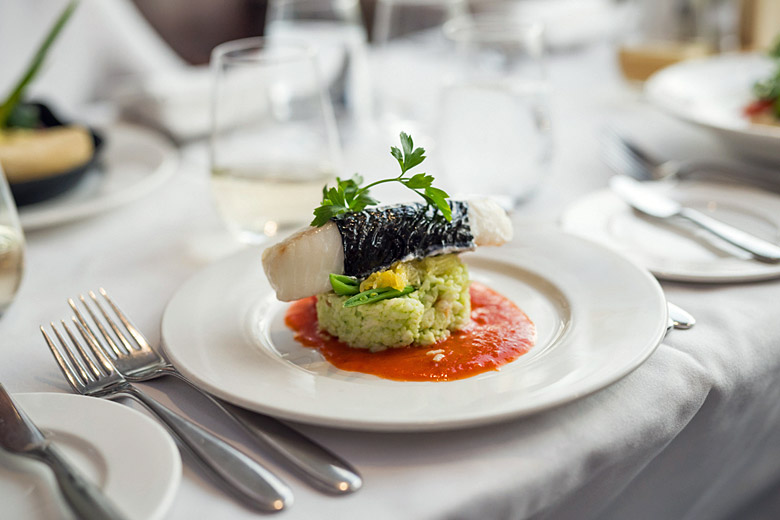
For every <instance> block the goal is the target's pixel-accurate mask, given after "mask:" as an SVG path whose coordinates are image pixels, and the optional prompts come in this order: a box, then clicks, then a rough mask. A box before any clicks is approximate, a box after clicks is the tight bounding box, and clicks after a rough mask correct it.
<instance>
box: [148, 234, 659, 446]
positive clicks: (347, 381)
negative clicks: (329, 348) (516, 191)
mask: <svg viewBox="0 0 780 520" xmlns="http://www.w3.org/2000/svg"><path fill="white" fill-rule="evenodd" d="M523 243H524V245H523V246H522V247H517V248H509V247H502V248H484V252H483V253H479V254H466V255H464V257H465V258H466V260H467V262H468V263H469V266H470V270H471V274H472V278H473V279H475V280H479V281H481V282H483V283H485V284H487V285H488V286H490V287H493V288H495V289H497V290H499V291H501V292H502V293H503V294H504V295H505V296H507V297H509V298H510V299H512V300H513V301H515V302H516V303H517V304H518V305H519V306H520V307H521V308H522V309H523V310H524V311H525V312H526V313H527V314H528V316H529V317H530V318H531V319H532V320H533V321H534V322H535V323H536V325H537V329H538V330H537V332H538V340H537V344H536V346H535V347H534V348H533V349H532V350H531V351H530V352H529V353H527V354H526V355H524V356H521V357H520V358H519V359H518V360H516V361H515V362H513V363H510V364H509V365H507V366H505V367H503V368H502V370H501V371H493V372H489V373H486V374H480V375H478V376H475V377H472V378H469V379H464V380H458V381H450V382H398V381H390V380H385V379H380V378H378V377H375V376H370V375H366V374H361V373H356V372H346V371H342V370H339V369H336V368H334V367H332V366H331V365H330V364H328V363H327V362H325V361H324V360H323V359H322V358H321V357H320V355H319V354H318V353H317V352H316V351H314V350H312V349H309V348H306V347H302V346H300V345H299V344H298V343H297V342H295V341H294V340H293V338H292V333H291V331H290V330H289V329H287V327H286V326H285V325H284V321H283V317H284V312H285V310H286V308H287V306H288V305H289V304H286V303H282V302H279V301H277V300H276V298H275V295H274V293H273V291H272V290H271V288H270V287H269V285H268V283H267V281H266V278H265V275H264V274H263V271H262V268H261V264H260V250H257V249H251V250H247V251H244V252H241V253H239V254H237V255H235V256H232V257H229V258H227V259H225V260H223V261H220V262H218V263H216V264H213V265H211V266H209V267H208V268H206V269H205V270H203V271H201V272H200V273H198V274H197V275H195V276H194V277H193V278H191V279H190V280H189V281H187V282H186V283H185V284H184V285H183V286H182V287H181V288H180V289H179V290H178V291H177V292H176V294H175V295H174V296H173V298H172V299H171V301H170V302H169V304H168V306H167V308H166V311H165V315H164V316H163V323H162V335H163V339H164V346H165V350H166V351H167V354H168V355H169V357H170V359H171V361H172V362H173V363H174V364H175V365H176V366H177V367H178V368H179V369H180V370H181V371H182V372H183V373H185V374H186V375H187V376H189V377H190V378H191V379H193V380H194V381H196V382H197V383H198V384H199V385H200V386H202V387H203V388H205V389H206V390H208V391H210V392H212V393H214V394H216V395H218V396H220V397H222V398H224V399H226V400H228V401H230V402H232V403H235V404H237V405H239V406H243V407H246V408H248V409H251V410H255V411H259V412H265V413H268V414H270V415H274V416H277V417H281V418H285V419H291V420H296V421H301V422H307V423H312V424H320V425H327V426H336V427H343V428H354V429H365V430H387V431H394V430H395V431H403V430H406V431H415V430H438V429H447V428H457V427H464V426H471V425H477V424H485V423H490V422H494V421H499V420H504V419H508V418H512V417H518V416H522V415H527V414H531V413H534V412H538V411H540V410H545V409H547V408H550V407H552V406H556V405H559V404H562V403H565V402H569V401H572V400H574V399H577V398H579V397H582V396H584V395H587V394H589V393H591V392H594V391H596V390H599V389H601V388H603V387H605V386H607V385H609V384H611V383H613V382H615V381H617V380H618V379H620V378H621V377H623V376H625V375H626V374H628V373H629V372H631V371H632V370H633V369H635V368H636V367H637V366H639V364H640V363H642V362H643V361H644V360H645V359H646V358H647V357H648V356H649V355H650V354H651V353H652V352H653V350H654V349H655V348H656V346H657V345H658V344H659V342H660V341H661V339H662V337H663V335H664V332H665V325H666V302H665V299H664V296H663V294H662V292H661V289H660V286H659V285H658V283H657V282H656V281H655V279H653V278H652V277H651V276H650V274H649V273H648V272H647V271H645V270H643V269H641V268H639V267H637V266H635V265H634V264H632V263H630V262H629V261H628V260H626V259H625V258H624V257H622V256H620V255H618V254H616V253H613V252H611V251H610V250H608V249H606V248H603V247H601V246H599V245H597V244H594V243H592V242H589V241H586V240H583V239H580V238H578V237H575V236H572V235H567V234H564V233H559V232H552V233H528V234H526V235H525V236H524V237H523Z"/></svg>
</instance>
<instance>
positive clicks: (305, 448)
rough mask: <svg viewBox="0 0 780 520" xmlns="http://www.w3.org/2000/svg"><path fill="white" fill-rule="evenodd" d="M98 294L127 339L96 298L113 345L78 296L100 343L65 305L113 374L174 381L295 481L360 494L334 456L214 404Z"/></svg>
mask: <svg viewBox="0 0 780 520" xmlns="http://www.w3.org/2000/svg"><path fill="white" fill-rule="evenodd" d="M98 291H99V292H100V294H101V296H102V297H103V298H104V299H105V301H106V302H107V303H108V305H109V306H110V307H111V310H112V311H113V312H114V314H115V315H116V317H117V318H118V319H119V321H120V322H121V323H122V325H123V326H124V329H125V330H126V331H127V334H124V333H123V332H122V330H121V329H120V327H119V325H118V324H117V322H116V320H115V319H112V317H111V315H110V314H109V313H108V312H107V311H106V309H105V307H104V306H103V305H101V303H100V300H99V299H98V297H97V296H96V295H95V293H94V292H93V291H89V293H88V294H89V296H90V298H91V300H92V302H93V306H94V307H96V308H97V309H98V312H99V314H100V315H102V317H103V319H104V321H105V323H107V324H108V326H109V327H110V329H111V330H112V331H113V333H114V338H116V339H117V340H118V341H115V340H114V339H113V338H112V336H111V333H110V332H109V331H108V330H107V329H106V328H105V327H104V326H103V325H102V324H101V321H100V320H99V319H98V316H97V313H96V312H95V311H93V309H92V307H93V306H90V305H88V304H87V300H86V298H84V296H83V295H80V296H79V300H80V301H81V304H82V306H83V307H84V308H85V309H86V310H87V313H88V314H89V316H90V318H91V320H92V322H93V323H94V324H95V326H96V327H97V328H98V330H99V331H100V332H99V333H100V335H101V336H102V337H103V338H104V339H105V342H100V341H98V340H97V337H96V336H97V334H95V332H94V331H93V330H92V328H91V327H90V325H89V323H88V321H87V320H86V319H85V318H84V316H83V314H82V313H81V312H80V311H79V309H78V307H77V305H76V303H75V301H74V300H73V299H72V298H70V299H68V305H70V307H71V309H72V310H73V312H74V313H75V315H76V318H77V319H78V321H79V322H80V323H81V325H82V326H83V328H84V329H85V330H86V331H87V333H88V334H91V335H92V336H93V340H94V343H95V344H97V345H99V346H100V347H101V348H102V349H103V351H104V354H106V355H107V356H113V357H114V360H113V361H114V363H115V365H116V367H117V371H118V372H120V373H121V374H122V375H123V376H124V377H125V378H126V379H127V380H128V381H133V382H137V381H147V380H149V379H154V378H156V377H160V376H163V375H171V376H174V377H177V378H178V379H180V380H182V381H184V382H185V383H187V384H188V385H190V387H192V388H194V389H195V390H197V391H198V392H199V393H201V394H202V395H204V396H206V397H207V398H208V399H209V400H210V401H212V402H213V403H214V404H215V405H216V406H217V407H218V408H219V409H220V410H221V411H222V412H224V413H225V414H226V415H228V416H229V417H230V418H231V419H232V420H234V421H236V422H238V423H239V424H240V425H241V426H242V427H243V428H244V429H245V430H246V431H248V432H249V433H250V434H251V435H252V436H253V438H255V439H256V440H258V441H260V443H261V445H262V446H264V447H266V448H270V449H271V450H272V451H273V453H275V454H276V455H279V456H281V457H282V458H283V459H284V460H286V461H287V462H289V463H290V464H291V465H292V467H293V468H294V469H295V470H296V471H297V473H298V474H299V476H301V477H303V478H304V479H306V480H307V481H308V482H309V483H310V484H311V485H313V486H314V487H316V488H317V489H320V490H321V491H324V492H327V493H331V494H346V493H351V492H353V491H356V490H358V489H360V487H361V486H362V479H361V477H360V475H359V474H358V472H357V470H356V469H355V468H353V467H352V466H351V465H350V464H349V463H348V462H346V461H344V460H343V459H341V458H340V457H339V456H337V455H336V454H334V453H332V452H331V451H329V450H327V449H326V448H324V447H323V446H321V445H319V444H317V443H315V442H314V441H313V440H312V439H310V438H308V437H305V436H304V435H302V434H301V433H299V432H298V431H296V430H294V429H292V428H290V427H289V426H287V425H285V424H284V423H282V422H280V421H277V420H276V419H274V418H272V417H268V416H264V415H260V414H256V413H252V412H248V411H246V410H244V409H243V408H239V407H237V406H233V405H230V404H228V403H226V402H224V401H221V400H217V399H216V398H215V397H214V396H212V395H210V394H209V393H207V392H205V391H204V390H202V389H200V388H199V387H198V386H196V385H195V384H193V383H192V382H191V381H189V380H188V379H187V378H186V377H185V376H184V375H183V374H181V372H179V371H178V370H177V369H176V368H175V367H174V366H173V365H172V364H171V363H170V362H168V361H167V360H166V359H165V358H164V357H163V356H162V354H160V353H159V352H157V351H156V350H155V349H153V348H152V346H151V345H150V344H149V342H148V341H147V340H146V337H144V335H143V334H142V333H141V332H140V331H139V330H138V328H136V327H135V326H134V325H133V324H132V323H131V322H130V320H129V319H128V318H127V317H126V316H125V314H124V313H123V312H122V310H121V309H120V308H119V307H118V306H117V305H116V304H115V303H114V301H113V300H112V299H111V298H110V297H109V296H108V293H107V292H106V290H105V289H103V288H100V289H99V290H98ZM128 335H129V337H128ZM106 345H108V347H106ZM109 350H110V352H109Z"/></svg>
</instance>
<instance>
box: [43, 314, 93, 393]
mask: <svg viewBox="0 0 780 520" xmlns="http://www.w3.org/2000/svg"><path fill="white" fill-rule="evenodd" d="M62 323H63V325H64V324H65V322H64V321H63V322H62ZM50 325H51V330H52V331H53V332H54V335H55V336H56V337H57V341H58V342H59V343H60V346H61V347H62V349H63V350H64V351H65V354H66V355H67V356H68V361H69V362H70V366H72V367H73V368H74V369H75V370H76V371H77V372H78V373H79V375H80V376H81V380H82V381H83V382H84V384H87V383H88V382H89V381H90V375H89V374H88V373H87V371H86V369H85V368H84V365H83V364H82V363H79V361H78V359H76V356H75V355H74V354H73V350H72V349H71V348H70V347H69V346H68V344H67V343H66V342H65V338H63V337H62V335H61V334H60V331H58V330H57V327H56V326H55V325H54V322H51V323H50Z"/></svg>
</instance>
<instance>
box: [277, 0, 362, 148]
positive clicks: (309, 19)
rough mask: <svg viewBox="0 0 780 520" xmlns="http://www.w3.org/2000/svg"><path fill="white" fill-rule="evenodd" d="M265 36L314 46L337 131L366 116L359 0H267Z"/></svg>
mask: <svg viewBox="0 0 780 520" xmlns="http://www.w3.org/2000/svg"><path fill="white" fill-rule="evenodd" d="M265 36H266V37H267V38H269V39H271V40H275V39H287V38H292V39H296V40H299V41H304V42H306V43H307V44H309V45H311V46H312V47H314V49H315V50H316V51H317V56H318V65H319V66H320V72H321V73H322V77H323V82H324V83H325V85H326V87H327V89H328V92H329V94H330V98H331V102H332V104H333V108H334V110H335V114H336V120H337V123H339V125H340V129H341V130H342V132H344V131H348V130H353V131H354V130H355V129H356V127H357V126H359V125H362V124H365V122H367V121H368V120H369V119H370V115H371V104H372V101H371V85H370V77H369V71H368V56H367V40H368V37H367V34H366V29H365V27H364V26H363V17H362V12H361V9H360V3H359V1H358V0H270V1H269V3H268V14H267V16H266V26H265ZM342 137H343V136H342Z"/></svg>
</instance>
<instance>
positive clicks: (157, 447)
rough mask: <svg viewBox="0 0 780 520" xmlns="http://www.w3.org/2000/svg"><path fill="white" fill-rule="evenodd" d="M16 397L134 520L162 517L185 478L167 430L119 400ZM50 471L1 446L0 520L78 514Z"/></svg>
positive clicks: (35, 519) (42, 395)
mask: <svg viewBox="0 0 780 520" xmlns="http://www.w3.org/2000/svg"><path fill="white" fill-rule="evenodd" d="M13 399H14V401H16V403H17V404H18V405H19V406H21V407H22V408H23V409H24V411H25V412H27V415H29V416H30V418H31V419H32V420H33V422H34V423H35V424H36V425H38V427H39V428H40V429H41V430H42V431H43V432H44V434H46V436H47V437H49V438H50V439H51V440H52V441H53V442H54V444H56V445H57V446H58V447H60V448H61V449H62V451H63V453H64V454H65V456H67V457H68V460H70V461H71V462H73V464H74V465H76V466H77V467H78V468H79V469H80V470H82V472H83V473H84V475H85V476H86V477H87V478H90V479H91V480H92V481H93V482H95V483H96V484H97V485H98V487H100V488H101V489H102V490H103V491H104V492H105V493H106V495H108V496H109V497H110V498H111V499H112V500H113V501H114V503H115V504H116V506H117V508H118V509H120V511H121V512H123V513H125V515H126V517H127V518H128V519H130V520H156V519H162V518H164V516H165V514H166V512H167V511H168V509H169V508H170V506H171V504H172V503H173V499H174V497H175V495H176V490H177V489H178V487H179V481H180V480H181V459H180V457H179V452H178V450H177V448H176V444H175V443H174V442H173V440H172V439H171V437H170V436H169V435H168V434H167V433H166V431H165V430H164V429H163V428H162V427H161V426H160V425H158V424H157V423H155V422H154V421H153V420H152V419H150V418H149V417H147V416H145V415H144V414H142V413H141V412H138V411H136V410H133V409H131V408H128V407H126V406H123V405H121V404H119V403H114V402H111V401H106V400H103V399H97V398H94V397H85V396H80V395H70V394H54V393H35V394H15V395H14V396H13ZM56 486H57V484H56V481H55V479H54V476H53V474H52V473H51V471H49V470H48V468H47V467H46V466H45V465H44V464H43V463H39V462H35V461H32V460H30V459H27V458H25V457H21V456H17V455H11V454H8V453H6V452H4V451H2V450H0V504H2V506H0V517H2V518H8V519H11V518H13V519H14V520H38V519H40V520H49V519H51V518H68V519H70V518H73V515H72V514H71V513H70V511H69V510H68V509H67V505H66V503H65V502H64V500H63V499H62V498H60V496H59V493H58V491H57V487H56Z"/></svg>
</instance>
